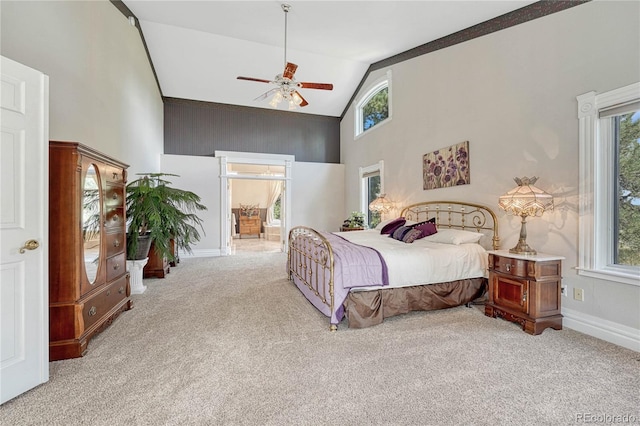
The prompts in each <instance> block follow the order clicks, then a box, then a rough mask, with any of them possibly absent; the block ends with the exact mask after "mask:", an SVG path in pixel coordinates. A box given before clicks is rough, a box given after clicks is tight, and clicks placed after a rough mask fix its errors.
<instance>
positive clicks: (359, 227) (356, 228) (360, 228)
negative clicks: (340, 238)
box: [340, 226, 364, 232]
mask: <svg viewBox="0 0 640 426" xmlns="http://www.w3.org/2000/svg"><path fill="white" fill-rule="evenodd" d="M349 231H364V228H363V227H362V226H356V227H355V228H349V227H347V226H341V227H340V232H349Z"/></svg>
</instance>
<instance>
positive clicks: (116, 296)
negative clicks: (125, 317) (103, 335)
mask: <svg viewBox="0 0 640 426" xmlns="http://www.w3.org/2000/svg"><path fill="white" fill-rule="evenodd" d="M126 298H127V276H126V275H123V276H122V278H120V279H119V280H117V281H115V282H113V283H112V284H110V285H108V286H105V288H104V289H103V290H102V291H100V292H99V293H97V294H95V295H93V296H91V298H90V299H88V300H86V301H85V302H84V306H83V308H82V319H83V321H84V330H87V329H88V328H89V327H91V326H92V325H94V324H95V323H96V322H98V321H100V320H101V319H102V318H103V317H104V316H105V315H106V314H107V313H108V312H109V311H110V310H111V309H112V308H113V307H114V306H116V305H117V304H118V303H120V302H121V301H123V300H125V299H126ZM84 330H83V331H84Z"/></svg>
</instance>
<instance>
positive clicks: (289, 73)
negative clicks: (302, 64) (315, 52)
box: [282, 62, 298, 80]
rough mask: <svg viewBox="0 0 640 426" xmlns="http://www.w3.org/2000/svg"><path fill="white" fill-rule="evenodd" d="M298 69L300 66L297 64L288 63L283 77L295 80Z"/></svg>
mask: <svg viewBox="0 0 640 426" xmlns="http://www.w3.org/2000/svg"><path fill="white" fill-rule="evenodd" d="M297 69H298V66H297V65H296V64H293V63H291V62H287V65H286V66H285V67H284V72H283V73H282V76H283V77H284V78H288V79H290V80H292V79H293V75H294V74H295V73H296V70H297Z"/></svg>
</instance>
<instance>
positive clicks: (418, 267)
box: [336, 229, 488, 291]
mask: <svg viewBox="0 0 640 426" xmlns="http://www.w3.org/2000/svg"><path fill="white" fill-rule="evenodd" d="M336 234H337V235H339V236H341V237H343V238H345V239H346V240H349V241H351V242H352V243H355V244H359V245H363V246H367V247H371V248H374V249H376V250H378V252H379V253H380V254H381V255H382V257H383V258H384V260H385V262H386V264H387V269H388V272H389V285H388V286H385V287H384V288H390V287H407V286H411V285H418V284H433V283H441V282H448V281H455V280H461V279H465V278H478V277H483V276H485V275H486V274H485V271H486V270H487V264H488V255H487V252H486V251H485V249H484V248H483V247H482V246H481V245H480V244H476V243H473V244H460V245H454V244H441V243H432V242H429V241H426V240H424V239H421V240H416V241H414V242H413V243H411V244H407V243H404V242H402V241H398V240H394V239H393V238H389V236H388V235H380V231H377V230H374V229H370V230H365V231H352V232H336ZM375 288H380V287H359V288H357V289H352V291H353V290H371V289H375Z"/></svg>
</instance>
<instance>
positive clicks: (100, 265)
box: [49, 141, 133, 361]
mask: <svg viewBox="0 0 640 426" xmlns="http://www.w3.org/2000/svg"><path fill="white" fill-rule="evenodd" d="M127 167H128V166H127V165H126V164H123V163H121V162H120V161H118V160H115V159H113V158H111V157H108V156H106V155H104V154H102V153H100V152H98V151H96V150H94V149H92V148H90V147H87V146H84V145H82V144H79V143H76V142H56V141H51V142H50V143H49V244H50V246H49V359H50V361H55V360H60V359H66V358H77V357H80V356H82V355H84V353H85V351H86V350H87V345H88V343H89V340H90V339H91V337H93V336H94V335H95V334H96V333H99V332H100V331H102V330H104V329H105V328H106V327H107V326H109V325H110V324H111V323H112V322H113V320H114V319H115V318H116V317H117V316H118V315H119V314H120V313H121V312H123V311H125V310H129V309H131V308H132V307H133V305H132V302H131V300H130V299H129V296H130V294H131V289H130V286H129V274H128V273H127V271H126V246H127V244H126V231H125V224H126V218H125V211H126V203H125V197H126V187H125V185H126V181H127V171H126V169H127Z"/></svg>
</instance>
